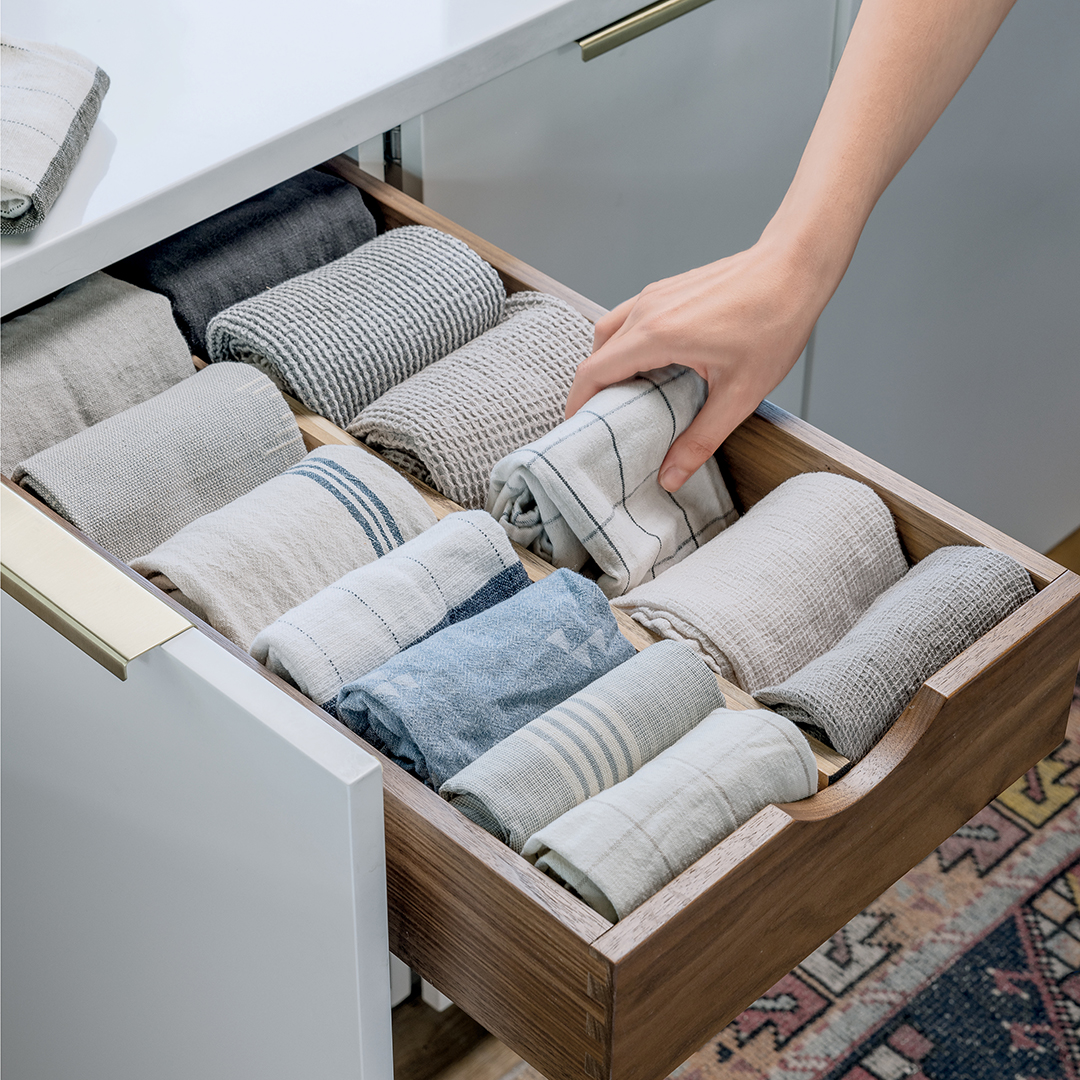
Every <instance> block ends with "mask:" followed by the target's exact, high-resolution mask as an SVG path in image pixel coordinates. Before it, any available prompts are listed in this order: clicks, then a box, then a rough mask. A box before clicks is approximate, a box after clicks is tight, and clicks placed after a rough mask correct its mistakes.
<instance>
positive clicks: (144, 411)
mask: <svg viewBox="0 0 1080 1080" xmlns="http://www.w3.org/2000/svg"><path fill="white" fill-rule="evenodd" d="M303 456H304V440H303V437H302V436H301V434H300V429H299V428H298V427H297V426H296V420H295V419H293V415H292V413H291V412H290V411H289V407H288V405H286V404H285V399H284V398H283V397H282V396H281V394H280V393H279V392H278V390H277V388H276V387H275V386H274V384H273V383H272V382H270V380H269V379H268V378H267V377H266V376H265V375H263V374H262V373H261V372H259V371H255V370H254V369H253V368H250V367H248V366H246V365H245V364H221V365H219V366H217V367H209V368H205V369H204V370H203V371H200V372H197V373H196V374H195V375H193V376H192V377H191V378H190V379H184V380H183V381H182V382H179V383H177V384H176V385H175V386H173V387H170V388H169V389H168V390H166V391H164V392H163V393H161V394H158V395H156V396H155V397H152V398H149V399H148V400H147V401H144V402H142V403H141V404H139V405H135V406H133V407H132V408H130V409H126V410H125V411H124V412H122V413H117V414H116V416H111V417H109V419H107V420H102V421H101V422H100V423H98V424H95V425H94V426H93V427H90V428H87V429H86V430H85V431H80V432H79V433H78V434H76V435H72V436H71V438H69V439H65V440H64V441H63V442H61V443H57V444H56V445H55V446H50V447H49V448H48V449H47V450H42V451H40V452H39V453H37V454H34V456H33V457H30V458H27V459H26V460H25V461H23V462H22V463H21V464H19V465H17V466H16V467H15V469H14V471H13V473H12V477H11V478H12V479H13V480H14V481H15V482H16V483H17V484H21V485H22V486H23V487H24V488H26V489H27V490H28V491H31V492H33V494H35V495H37V496H38V498H40V499H41V500H42V501H43V502H45V503H47V504H48V505H49V506H51V507H52V509H53V510H55V511H56V512H57V513H58V514H59V515H60V516H61V517H63V518H67V520H68V521H70V522H71V523H72V525H76V526H77V527H78V528H80V529H82V531H83V532H84V533H86V534H87V536H89V537H91V538H92V539H94V540H96V541H97V542H98V543H99V544H101V546H102V547H103V548H105V549H106V550H107V551H110V552H112V554H113V555H115V556H116V557H117V558H118V559H123V560H125V561H130V560H131V559H134V558H137V557H138V556H140V555H144V554H146V552H148V551H151V550H152V549H153V548H155V547H157V545H158V544H160V543H161V542H162V541H163V540H166V539H168V537H170V536H172V535H173V533H175V532H179V531H180V529H182V528H183V527H184V526H185V525H187V524H188V523H189V522H191V521H194V520H195V519H196V518H198V517H202V515H203V514H209V513H212V512H213V511H214V510H217V509H219V508H220V507H222V506H224V505H225V504H226V503H229V502H232V500H233V499H237V498H239V497H240V496H241V495H245V494H247V492H249V491H250V490H251V489H252V488H254V487H258V486H259V484H261V483H263V482H264V481H266V480H269V479H270V477H272V476H277V474H278V473H280V472H281V471H282V470H283V469H287V468H288V467H289V466H290V465H295V464H296V462H298V461H299V460H300V459H301V458H302V457H303Z"/></svg>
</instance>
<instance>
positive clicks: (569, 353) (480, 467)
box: [349, 292, 593, 509]
mask: <svg viewBox="0 0 1080 1080" xmlns="http://www.w3.org/2000/svg"><path fill="white" fill-rule="evenodd" d="M592 340H593V328H592V324H591V323H590V322H589V321H588V319H586V318H585V317H584V316H583V315H581V314H579V313H578V312H576V311H574V309H573V308H572V307H570V305H569V304H567V303H565V302H564V301H562V300H559V299H557V298H556V297H554V296H545V295H544V294H543V293H536V292H520V293H516V294H515V295H513V296H511V297H510V298H509V299H508V300H507V301H506V315H505V318H504V319H503V321H502V322H501V323H499V325H498V326H496V327H494V328H493V329H491V330H489V331H488V332H487V333H486V334H483V335H481V336H480V337H478V338H474V339H473V340H472V341H470V342H469V343H468V344H467V345H463V346H462V347H461V348H460V349H458V350H457V351H456V352H452V353H451V354H450V355H449V356H446V357H443V359H442V360H436V361H435V363H434V364H432V365H431V366H430V367H426V368H424V370H423V371H420V372H418V373H417V374H416V375H413V376H412V377H411V378H409V379H406V380H405V382H403V383H401V384H400V385H399V386H395V387H393V388H392V389H390V390H388V391H387V392H386V393H385V394H383V396H382V397H380V398H379V399H378V400H377V401H373V402H372V403H371V404H370V405H369V406H368V407H367V408H366V409H364V411H363V412H362V413H361V414H360V415H359V416H358V417H357V418H356V420H355V421H353V423H352V424H351V425H350V426H349V431H350V432H351V433H352V434H353V435H355V436H356V437H357V438H359V439H363V440H364V441H365V442H366V443H368V444H369V445H370V446H374V447H375V448H376V449H377V450H379V451H380V453H383V454H385V455H387V456H388V457H389V458H390V460H391V461H393V462H394V464H396V465H400V466H401V467H402V468H404V469H405V470H406V471H407V472H409V473H411V474H412V475H413V476H417V477H419V478H420V479H421V480H424V481H425V482H426V483H429V484H431V486H432V487H434V488H436V489H437V490H439V491H441V492H442V493H443V494H444V495H446V496H447V497H448V498H451V499H453V500H454V502H456V503H460V504H461V505H462V506H467V507H470V508H474V509H483V507H484V502H485V500H486V499H487V490H488V478H489V477H490V476H491V470H492V468H493V467H494V466H495V463H496V462H497V461H498V460H499V459H500V458H502V457H504V456H505V455H506V454H509V453H511V452H512V451H513V450H515V449H517V447H519V446H522V445H523V444H525V443H528V442H531V441H532V440H533V439H538V438H540V436H542V435H545V434H547V432H549V431H550V430H551V429H552V428H553V427H555V426H556V425H557V424H558V423H559V422H560V421H561V420H562V418H563V411H564V409H565V407H566V397H567V395H568V394H569V393H570V385H571V384H572V383H573V381H574V372H575V371H576V370H577V366H578V364H580V363H581V361H582V360H584V359H585V358H586V357H587V356H588V355H589V353H590V352H592Z"/></svg>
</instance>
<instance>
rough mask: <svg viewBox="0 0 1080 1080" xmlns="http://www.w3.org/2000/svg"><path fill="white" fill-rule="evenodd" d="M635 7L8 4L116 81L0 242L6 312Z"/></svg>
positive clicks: (37, 0) (535, 2)
mask: <svg viewBox="0 0 1080 1080" xmlns="http://www.w3.org/2000/svg"><path fill="white" fill-rule="evenodd" d="M639 6H641V5H640V3H639V2H637V0H300V2H299V3H295V4H288V5H287V4H284V3H281V2H280V0H263V2H262V3H260V4H255V3H252V2H251V0H172V2H169V3H164V2H162V0H6V2H5V5H4V33H5V35H8V36H11V37H17V38H28V39H30V40H35V41H47V42H52V43H55V44H59V45H64V46H66V47H68V48H72V49H75V50H76V51H78V52H80V53H82V54H84V55H85V56H87V57H88V58H90V59H92V60H94V61H95V62H96V63H97V64H98V65H99V66H100V67H102V68H103V69H104V70H105V71H106V72H107V73H108V75H109V78H110V79H111V80H112V85H111V87H110V89H109V92H108V94H107V95H106V97H105V101H104V104H103V105H102V109H101V114H100V116H99V118H98V121H97V124H96V125H95V127H94V130H93V133H92V134H91V137H90V140H89V142H88V143H87V145H86V149H85V150H84V151H83V154H82V157H81V158H80V160H79V163H78V165H77V166H76V168H75V170H74V171H73V173H72V175H71V178H70V180H69V181H68V184H67V186H66V187H65V189H64V191H63V193H62V194H61V195H60V197H59V199H57V201H56V203H55V205H54V206H53V208H52V211H51V213H50V214H49V216H48V218H47V219H46V220H45V222H44V223H43V224H42V225H41V226H39V227H38V228H37V229H36V230H35V231H34V232H33V233H30V234H29V235H27V236H17V237H4V238H3V240H2V242H0V285H2V298H0V299H2V310H3V313H5V314H6V313H7V312H10V311H14V310H16V309H17V308H20V307H22V306H23V305H25V304H28V303H30V302H31V301H33V300H36V299H38V298H39V297H41V296H45V295H47V294H48V293H50V292H53V291H55V290H56V289H59V288H62V287H63V286H64V285H68V284H70V283H71V282H72V281H76V280H78V279H79V278H81V277H84V276H85V275H86V274H89V273H92V272H93V271H94V270H98V269H100V268H101V267H103V266H107V265H109V264H110V263H112V262H115V261H116V260H117V259H119V258H122V257H123V256H125V255H129V254H131V253H132V252H133V251H138V250H139V249H140V248H142V247H145V246H146V245H147V244H152V243H154V242H155V241H157V240H160V239H162V238H163V237H165V236H169V235H170V234H172V233H174V232H177V231H178V230H179V229H183V228H186V227H187V226H188V225H191V224H193V223H194V222H196V221H199V220H201V219H202V218H205V217H208V216H209V215H210V214H214V213H216V212H217V211H219V210H222V209H224V208H225V207H226V206H231V205H232V204H234V203H236V202H239V201H240V200H242V199H246V198H247V197H248V196H250V195H254V194H255V193H256V192H259V191H262V190H264V189H265V188H267V187H270V186H271V185H272V184H276V183H278V182H280V181H281V180H284V179H286V178H287V177H289V176H293V175H295V174H296V173H298V172H300V171H302V170H303V169H306V168H310V167H311V166H312V165H316V164H318V163H319V162H321V161H325V160H326V159H327V158H329V157H332V156H333V155H334V154H337V153H341V152H342V151H343V150H346V149H348V148H349V147H352V146H355V145H357V144H358V143H361V142H364V141H365V140H367V139H370V138H373V137H374V136H376V135H378V134H379V133H381V132H383V131H385V130H387V129H389V128H391V127H393V126H394V125H396V124H399V123H401V122H402V121H403V120H407V119H410V118H411V117H413V116H416V115H418V114H420V113H421V112H423V111H424V110H426V109H430V108H432V107H433V106H435V105H438V104H440V103H441V102H444V101H448V100H449V99H450V98H452V97H456V96H457V95H458V94H461V93H464V92H465V91H466V90H470V89H472V88H473V87H475V86H479V85H480V84H481V83H484V82H487V81H488V80H489V79H493V78H495V77H496V76H498V75H501V74H502V73H504V72H506V71H509V70H510V69H512V68H514V67H517V66H519V65H521V64H524V63H526V62H528V61H529V60H532V59H535V58H536V57H538V56H541V55H543V54H544V53H546V52H549V51H550V50H551V49H554V48H557V47H559V46H566V45H569V44H570V43H571V42H573V41H574V40H575V39H577V38H579V37H582V36H583V35H584V34H587V33H589V32H590V31H592V30H596V29H598V28H599V27H601V26H604V25H606V24H607V23H609V22H612V21H614V20H615V19H617V18H620V17H621V16H623V15H625V14H627V13H628V12H630V11H632V10H634V9H635V8H637V7H639Z"/></svg>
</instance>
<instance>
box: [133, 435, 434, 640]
mask: <svg viewBox="0 0 1080 1080" xmlns="http://www.w3.org/2000/svg"><path fill="white" fill-rule="evenodd" d="M434 524H435V514H434V513H433V512H432V510H431V508H430V507H429V506H428V504H427V503H426V502H424V500H423V498H422V497H421V496H420V494H419V493H418V492H417V491H416V489H415V488H414V487H413V486H412V485H411V484H410V483H409V482H408V481H407V480H406V479H405V478H404V477H402V476H401V475H399V474H398V473H397V472H395V471H394V470H393V469H392V468H390V466H389V465H387V464H386V463H385V462H383V461H380V460H379V459H378V458H377V457H375V456H374V455H373V454H369V453H368V452H367V451H366V450H363V449H361V448H360V447H358V446H322V447H320V448H319V449H318V450H313V451H312V452H311V453H310V454H308V455H307V457H305V458H304V459H303V461H301V462H299V463H298V464H296V465H294V466H293V467H292V468H291V469H286V471H285V472H283V473H282V474H281V475H280V476H275V477H274V478H273V479H272V480H267V481H266V483H265V484H260V485H259V486H258V487H257V488H255V489H254V490H253V491H249V492H248V493H247V494H246V495H244V496H242V497H241V498H239V499H236V500H235V501H234V502H231V503H229V505H228V506H223V507H222V508H221V509H220V510H217V511H215V512H214V513H213V514H207V515H206V516H205V517H201V518H199V519H198V520H197V521H193V522H191V524H190V525H187V526H186V527H185V528H183V529H181V530H180V531H179V532H178V533H176V535H175V536H171V537H170V538H169V539H168V540H166V541H165V542H164V543H163V544H160V545H159V546H158V547H156V548H155V549H154V550H153V551H151V552H150V553H149V554H148V555H144V556H143V557H142V558H140V559H135V560H134V561H133V562H132V564H131V565H132V567H133V568H134V569H135V570H137V571H138V572H139V573H140V574H143V575H144V576H145V577H148V578H149V579H150V580H151V581H152V582H153V583H154V584H155V585H157V586H158V587H159V588H160V589H162V590H163V591H165V592H167V593H171V594H172V595H173V596H175V598H176V599H177V600H179V601H180V603H182V604H183V605H184V606H185V607H186V608H188V609H190V610H191V611H194V612H195V614H196V615H198V616H199V617H200V618H202V619H205V620H206V621H207V622H208V623H210V625H211V626H212V627H214V629H215V630H219V631H220V632H221V633H223V634H224V635H225V636H226V637H227V638H229V639H230V640H232V641H235V642H236V644H237V645H239V646H240V647H241V648H242V649H246V648H248V646H249V645H250V644H251V642H252V641H253V639H254V638H255V635H256V634H257V633H258V632H259V631H260V630H261V629H262V628H263V627H264V626H268V625H269V624H270V623H272V622H273V621H274V620H275V619H276V618H277V617H278V616H279V615H283V614H284V613H285V612H286V611H288V610H289V609H290V608H292V607H295V606H296V605H297V604H300V603H302V602H303V601H305V600H307V599H308V598H310V597H312V596H314V595H315V594H316V593H317V592H319V590H320V589H324V588H326V586H327V585H330V584H331V583H333V582H335V581H337V579H338V578H340V577H341V576H342V575H343V574H346V573H348V572H349V571H350V570H352V569H353V568H354V567H357V566H366V565H367V564H368V563H371V562H374V561H375V560H376V559H378V558H380V557H381V556H383V555H385V554H387V553H388V552H390V551H393V550H394V549H395V548H398V547H400V546H401V545H402V544H404V543H405V542H406V541H407V540H411V539H412V538H413V537H414V536H419V535H420V533H422V532H423V531H424V530H425V529H428V528H430V527H431V526H432V525H434ZM403 602H404V601H403Z"/></svg>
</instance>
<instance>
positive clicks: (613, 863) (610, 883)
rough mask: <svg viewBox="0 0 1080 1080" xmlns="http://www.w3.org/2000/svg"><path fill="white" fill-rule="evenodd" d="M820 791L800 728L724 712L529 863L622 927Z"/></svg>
mask: <svg viewBox="0 0 1080 1080" xmlns="http://www.w3.org/2000/svg"><path fill="white" fill-rule="evenodd" d="M815 791H817V764H816V762H815V760H814V754H813V752H812V751H811V749H810V744H809V743H808V742H807V741H806V739H805V738H804V737H803V736H802V734H801V733H800V732H799V729H798V728H797V727H796V726H795V725H794V724H792V723H791V722H790V721H788V720H785V719H784V717H782V716H778V715H777V714H776V713H772V712H769V711H768V710H766V709H749V710H745V711H741V712H739V711H736V710H733V709H717V710H716V711H715V712H713V713H710V714H709V715H708V716H706V717H705V719H704V720H702V721H701V723H700V724H698V725H697V727H695V728H694V729H693V731H691V732H689V733H688V734H686V735H684V736H683V737H682V738H681V739H680V740H679V741H678V742H677V743H675V744H674V746H670V747H669V748H668V749H667V750H665V751H664V752H663V753H661V754H660V755H659V756H657V757H655V758H654V759H653V760H652V761H650V762H647V763H646V764H644V765H642V767H641V768H640V769H638V771H637V772H636V773H634V775H633V776H631V777H629V779H627V780H623V781H622V783H619V784H616V785H615V786H614V787H611V788H608V789H607V790H606V791H602V792H600V794H599V795H594V796H593V797H592V798H591V799H588V800H586V801H585V802H583V803H581V805H580V806H576V807H574V809H573V810H571V811H569V812H568V813H566V814H563V816H562V817H560V818H557V819H556V820H555V821H553V822H552V823H551V824H550V825H547V826H545V827H544V828H543V829H541V830H540V831H539V832H537V833H536V834H535V835H533V836H531V837H530V838H529V840H528V841H527V842H526V844H525V847H524V848H523V850H522V854H523V855H524V856H525V858H526V859H528V860H529V861H530V862H533V863H535V864H536V866H537V867H539V869H541V870H543V871H544V872H545V873H546V874H549V875H550V876H551V877H553V878H555V879H556V880H557V881H560V882H561V883H562V884H564V885H566V886H568V887H569V888H570V889H572V890H573V891H574V892H575V893H577V895H578V896H580V897H581V899H582V900H584V901H585V903H587V904H588V905H589V906H590V907H591V908H594V909H595V910H596V911H598V912H599V913H600V914H601V915H603V916H604V918H606V919H608V920H610V921H611V922H616V921H618V920H619V919H621V918H623V917H625V916H626V915H628V914H629V913H630V912H631V911H633V910H634V908H636V907H638V906H639V905H640V904H642V903H644V902H645V901H646V900H648V898H649V897H650V896H652V895H653V894H654V893H656V892H659V890H660V889H662V888H663V887H664V886H665V885H666V884H667V883H668V882H669V881H672V880H673V879H674V878H676V877H678V875H679V874H681V873H682V872H683V871H684V870H685V869H686V868H687V867H688V866H690V865H692V864H693V863H695V862H696V861H697V860H698V859H700V858H701V857H702V855H704V854H705V853H706V852H707V851H708V850H709V849H710V848H713V847H715V846H716V845H717V844H718V843H720V841H721V840H723V839H724V838H725V837H727V836H730V835H731V833H733V832H734V831H735V830H736V829H737V828H738V827H739V826H740V825H742V824H744V823H745V822H747V821H749V820H750V819H751V818H752V817H753V816H754V815H755V814H756V813H757V812H758V811H759V810H761V809H763V808H764V807H766V806H768V805H769V803H784V802H795V801H797V800H799V799H805V798H807V797H808V796H810V795H813V794H814V792H815Z"/></svg>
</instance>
